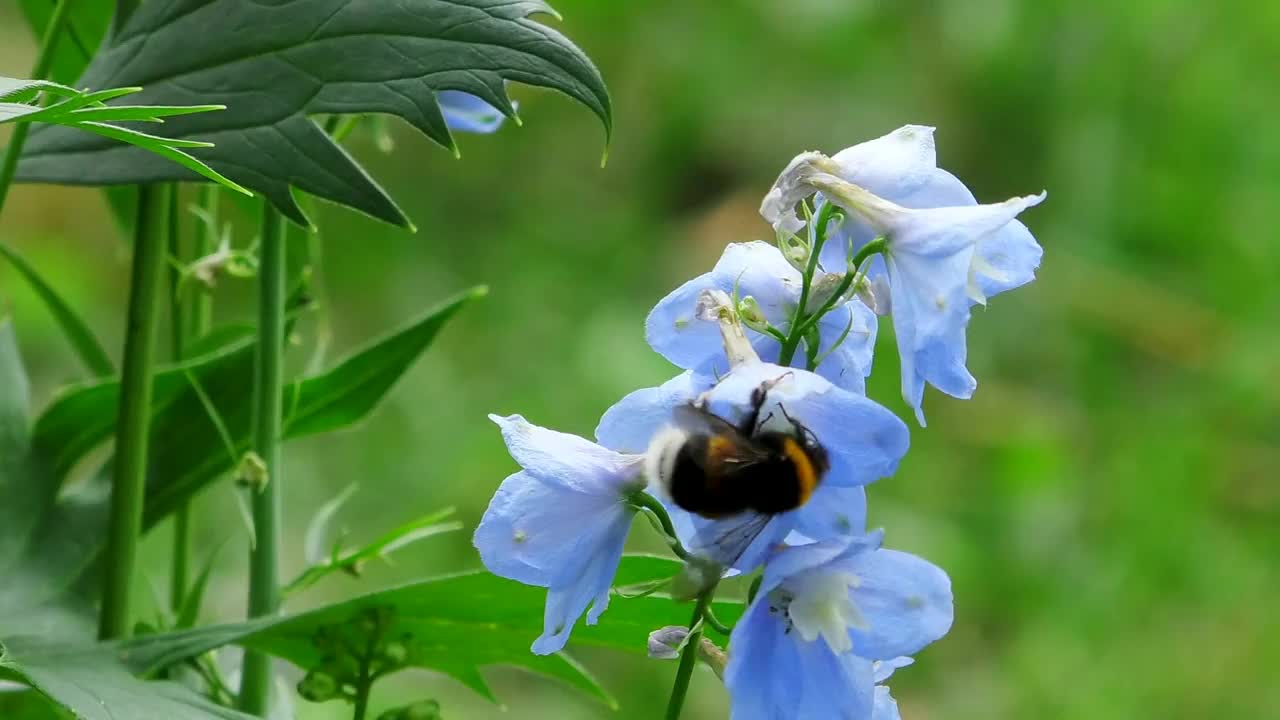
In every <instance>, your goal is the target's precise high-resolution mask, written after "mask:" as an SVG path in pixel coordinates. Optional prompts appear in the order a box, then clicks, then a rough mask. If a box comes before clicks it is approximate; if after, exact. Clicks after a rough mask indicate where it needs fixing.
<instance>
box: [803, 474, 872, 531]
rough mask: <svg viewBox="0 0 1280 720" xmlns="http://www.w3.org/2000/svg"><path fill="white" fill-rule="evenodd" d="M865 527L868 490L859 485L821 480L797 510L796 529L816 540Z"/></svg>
mask: <svg viewBox="0 0 1280 720" xmlns="http://www.w3.org/2000/svg"><path fill="white" fill-rule="evenodd" d="M866 527H867V491H866V488H864V487H863V486H861V485H855V486H853V487H841V486H839V485H828V484H823V485H821V486H819V487H818V489H817V490H816V491H814V493H813V497H811V498H809V502H807V503H805V504H804V506H803V507H801V508H800V509H799V510H796V524H795V530H796V532H799V533H800V534H802V535H804V536H805V537H807V538H809V539H810V540H814V541H817V542H823V541H827V540H835V539H838V538H841V537H844V536H847V535H859V534H862V533H864V532H866Z"/></svg>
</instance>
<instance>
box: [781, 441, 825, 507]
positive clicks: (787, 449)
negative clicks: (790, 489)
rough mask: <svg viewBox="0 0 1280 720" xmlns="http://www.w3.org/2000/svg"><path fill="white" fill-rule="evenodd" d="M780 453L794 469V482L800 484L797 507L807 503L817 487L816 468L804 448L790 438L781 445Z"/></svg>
mask: <svg viewBox="0 0 1280 720" xmlns="http://www.w3.org/2000/svg"><path fill="white" fill-rule="evenodd" d="M782 452H784V453H785V454H786V456H787V459H788V460H790V461H791V464H792V465H794V466H795V468H796V480H797V481H798V482H799V483H800V502H799V503H797V507H798V506H800V505H803V504H805V503H806V502H808V501H809V496H810V495H812V494H813V489H814V488H815V487H817V486H818V473H817V468H815V467H814V466H813V461H812V460H810V459H809V455H808V454H807V453H805V451H804V448H802V447H800V443H798V442H796V441H795V440H793V439H791V438H787V439H786V440H784V441H783V443H782Z"/></svg>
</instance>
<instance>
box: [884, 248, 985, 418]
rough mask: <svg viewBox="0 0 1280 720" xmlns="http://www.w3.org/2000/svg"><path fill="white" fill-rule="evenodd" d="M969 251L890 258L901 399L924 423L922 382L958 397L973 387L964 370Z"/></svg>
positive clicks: (967, 392) (890, 284) (970, 376)
mask: <svg viewBox="0 0 1280 720" xmlns="http://www.w3.org/2000/svg"><path fill="white" fill-rule="evenodd" d="M972 257H973V250H972V248H970V249H968V250H964V251H961V252H959V253H956V254H954V255H952V256H950V257H943V258H929V257H924V256H910V255H906V256H903V257H898V256H894V255H890V257H889V260H888V265H889V293H890V298H891V301H892V304H893V330H894V333H895V335H896V336H897V337H896V339H897V344H898V355H899V356H900V358H901V364H902V397H903V399H905V400H906V401H907V404H908V405H910V406H911V407H912V408H914V409H915V411H916V418H917V420H919V422H920V425H921V426H923V425H924V424H925V421H924V411H923V410H922V408H921V406H922V404H923V400H924V382H925V381H928V382H929V383H930V384H932V385H934V386H935V387H937V388H938V389H939V390H942V391H943V392H945V393H947V394H948V395H951V396H953V397H958V398H968V397H971V396H972V395H973V391H974V389H975V388H976V387H977V386H978V383H977V381H976V380H974V378H973V376H972V375H970V374H969V371H968V369H967V368H966V367H965V358H966V355H967V352H968V350H967V346H966V344H965V326H966V325H967V324H968V322H969V307H970V301H969V297H968V293H967V292H966V285H967V283H968V277H969V269H968V268H969V262H970V260H971V259H972Z"/></svg>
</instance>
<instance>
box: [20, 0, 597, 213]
mask: <svg viewBox="0 0 1280 720" xmlns="http://www.w3.org/2000/svg"><path fill="white" fill-rule="evenodd" d="M550 12H552V11H551V9H550V7H549V6H547V5H546V4H545V3H544V2H542V0H404V1H402V2H394V3H392V2H386V1H385V0H276V1H275V2H271V3H263V2H256V1H255V0H148V2H146V3H143V4H142V6H141V7H140V8H139V9H138V11H137V12H135V13H134V14H133V16H132V18H131V19H130V20H129V22H128V24H127V25H126V26H125V28H124V29H123V31H122V32H121V33H120V34H119V35H118V37H116V38H114V39H113V41H112V44H111V46H110V47H109V48H107V49H106V50H105V51H103V52H101V53H100V54H99V55H98V56H97V57H95V58H94V60H93V62H92V64H91V65H90V67H89V69H88V70H87V71H86V73H85V75H84V77H82V78H81V79H80V80H79V82H78V84H79V85H82V86H89V87H122V86H132V85H139V86H143V87H145V88H146V90H145V91H144V92H143V93H142V95H140V96H139V97H140V99H143V100H145V101H146V103H147V104H149V105H198V104H204V103H209V102H214V103H220V104H223V105H226V106H228V108H229V109H228V110H227V111H226V112H222V113H216V114H211V115H197V116H191V117H188V118H182V119H178V120H175V121H174V122H172V123H169V124H166V125H165V126H164V128H163V129H162V132H164V133H166V134H167V135H168V136H170V137H177V138H199V139H201V140H209V141H213V142H214V143H216V145H217V147H214V148H209V149H207V150H203V151H200V152H199V153H198V156H199V157H200V158H201V159H202V160H204V161H205V162H207V163H208V164H209V165H210V166H211V167H213V168H214V169H216V170H218V171H219V172H222V173H223V174H225V175H226V176H227V177H230V178H232V179H233V180H235V181H237V182H239V183H241V184H243V185H244V186H246V187H249V188H252V189H253V190H256V191H258V192H261V193H262V194H263V195H265V196H266V197H268V198H269V199H270V200H271V201H272V202H273V203H274V204H275V205H276V206H277V207H278V208H280V209H281V211H283V212H284V213H285V214H286V215H288V216H289V217H290V218H292V219H293V220H295V221H296V222H300V223H304V224H305V222H306V220H305V218H304V216H303V213H302V211H301V209H300V208H299V207H298V205H297V203H296V202H295V201H294V199H293V197H292V196H291V194H290V191H289V188H290V186H296V187H297V188H299V189H301V190H304V191H306V192H308V193H311V194H313V195H317V196H320V197H323V198H326V199H329V200H332V201H334V202H337V203H341V204H344V205H348V206H350V207H353V208H356V209H358V210H360V211H363V212H365V213H368V214H370V215H372V216H374V217H377V218H380V219H382V220H385V221H387V222H391V223H396V224H400V225H408V224H409V223H408V220H407V218H405V217H404V215H403V213H401V211H400V209H399V208H398V207H396V205H395V203H394V202H393V201H392V200H391V198H390V197H388V196H387V194H386V193H385V192H384V191H383V190H382V188H380V187H379V186H378V185H377V184H376V183H375V182H374V181H373V180H372V179H371V178H370V177H369V176H368V175H367V174H366V173H365V171H364V170H363V169H362V168H361V167H360V166H359V165H358V164H356V163H355V161H354V160H352V158H351V157H350V156H349V155H347V153H346V152H345V151H343V150H342V148H341V147H339V146H338V145H337V144H335V143H334V142H333V140H332V139H331V138H330V137H329V136H328V135H326V134H325V133H324V132H323V131H322V130H321V129H320V128H319V127H317V126H316V125H315V123H313V122H312V121H311V119H310V118H309V117H308V116H309V115H312V114H318V113H338V114H360V113H387V114H392V115H397V116H399V117H402V118H404V119H405V120H407V121H408V122H410V123H411V124H412V125H414V126H415V127H416V128H418V129H419V130H421V131H422V132H423V133H426V134H427V135H428V136H429V137H431V138H432V139H434V140H436V141H437V142H439V143H441V144H442V145H444V146H446V147H448V148H454V143H453V138H452V136H451V135H450V133H449V128H448V126H447V125H446V124H445V120H444V117H443V115H442V114H441V112H440V109H439V107H438V105H437V104H436V99H435V98H436V92H438V91H440V90H450V89H451V90H462V91H465V92H469V93H471V94H473V95H476V96H478V97H480V98H482V99H484V100H485V101H487V102H489V103H490V104H491V105H493V106H494V107H496V108H498V109H499V110H501V111H502V112H503V113H504V114H506V115H508V116H510V117H514V116H515V111H514V109H513V108H512V105H511V101H510V99H509V98H508V97H507V94H506V88H505V81H506V80H512V81H516V82H522V83H527V84H531V85H539V86H543V87H548V88H552V89H554V90H558V91H560V92H563V93H565V94H567V95H569V96H570V97H572V98H574V99H576V100H578V101H579V102H581V103H583V104H585V105H586V106H587V107H589V108H590V109H591V110H592V111H593V112H595V113H596V114H597V115H598V116H599V117H600V118H601V120H602V121H603V122H604V124H605V128H606V133H607V132H608V130H609V128H610V126H611V122H612V121H611V114H610V112H611V110H610V104H609V96H608V93H607V91H606V90H605V87H604V82H603V80H602V79H601V78H600V75H599V72H598V71H597V70H596V68H595V66H594V65H592V63H591V61H590V60H589V59H588V58H587V57H586V56H585V55H584V54H583V53H582V52H581V51H580V50H579V49H578V48H577V47H575V46H574V45H573V43H571V42H570V41H569V40H568V39H567V38H565V37H564V36H563V35H561V34H560V33H559V32H557V31H555V30H553V29H551V28H549V27H547V26H546V25H543V24H540V23H537V22H534V21H533V20H531V19H529V16H530V15H532V14H535V13H550ZM19 178H20V179H23V180H27V181H34V182H59V183H72V184H93V185H114V184H122V183H136V182H149V181H157V180H192V179H196V178H194V177H193V176H192V175H191V174H190V173H186V172H183V171H182V170H181V169H180V168H178V167H174V166H172V165H169V164H167V163H164V162H162V161H161V160H160V159H158V158H155V157H151V156H149V155H146V154H144V153H141V152H139V151H137V150H135V149H133V148H130V147H123V146H119V145H115V144H112V143H110V142H108V141H106V140H103V139H98V138H92V137H87V136H78V135H75V134H72V133H70V132H68V131H66V130H63V129H61V128H47V127H40V128H36V129H35V130H34V131H33V132H32V134H31V138H30V141H29V142H28V143H27V146H26V150H25V152H24V154H23V162H22V165H21V167H20V170H19Z"/></svg>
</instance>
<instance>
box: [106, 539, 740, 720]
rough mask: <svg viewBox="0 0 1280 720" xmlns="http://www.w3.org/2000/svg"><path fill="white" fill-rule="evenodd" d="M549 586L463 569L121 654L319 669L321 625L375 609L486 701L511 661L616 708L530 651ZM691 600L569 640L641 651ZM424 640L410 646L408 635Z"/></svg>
mask: <svg viewBox="0 0 1280 720" xmlns="http://www.w3.org/2000/svg"><path fill="white" fill-rule="evenodd" d="M680 567H681V565H680V563H679V562H677V561H674V560H671V559H668V558H658V557H653V556H628V557H625V558H623V560H622V564H621V566H620V568H619V571H618V576H617V582H618V583H619V584H621V583H636V582H643V581H645V580H653V579H657V578H662V577H670V576H672V575H674V574H676V573H677V572H679V570H680ZM545 599H546V591H545V590H544V589H542V588H537V587H529V586H526V585H521V584H519V583H515V582H511V581H509V580H504V579H502V578H499V577H495V576H493V575H490V574H488V573H485V572H479V571H477V572H470V573H462V574H458V575H448V576H444V577H439V578H433V579H429V580H422V581H419V582H415V583H411V584H408V585H405V586H402V587H398V588H392V589H389V590H381V591H378V592H374V593H370V594H368V595H365V596H363V597H359V598H355V599H352V600H348V601H345V602H341V603H337V604H335V605H330V606H327V607H323V608H320V609H317V610H314V611H311V612H307V613H303V614H301V615H296V616H293V617H288V618H281V619H266V620H259V621H255V622H249V623H238V624H234V625H221V626H214V627H208V628H199V629H196V630H192V631H189V632H185V633H170V634H167V635H151V636H146V637H141V638H137V639H135V640H132V641H130V642H129V643H127V644H126V645H125V646H123V647H122V656H124V657H125V658H126V659H127V662H129V664H130V665H131V666H132V667H133V668H134V670H135V671H136V672H149V671H154V670H157V669H159V668H161V667H164V666H166V665H169V664H172V663H175V662H178V661H180V660H182V659H183V658H186V657H192V656H195V655H199V654H201V653H204V652H207V651H209V650H211V649H213V648H217V647H220V646H222V645H227V644H231V643H237V644H241V645H245V646H247V647H252V648H255V649H258V650H262V651H264V652H269V653H271V654H273V655H276V656H277V657H281V658H284V659H286V660H289V661H290V662H292V663H293V664H295V665H297V666H298V667H300V668H303V669H304V670H305V669H311V668H314V667H316V666H318V665H319V664H320V663H321V661H322V658H323V655H324V652H323V651H322V649H321V648H319V647H318V646H317V645H316V637H317V634H318V631H319V630H320V629H321V628H322V627H331V626H336V625H347V624H350V623H352V622H355V621H357V620H358V619H359V618H360V617H361V616H362V615H363V613H365V612H366V611H369V610H373V609H382V610H388V611H390V613H391V617H392V618H393V620H392V623H393V624H392V627H391V628H390V629H389V630H388V631H387V632H386V633H384V635H385V636H386V637H394V638H401V637H408V638H410V640H409V644H410V645H411V650H410V652H409V658H410V660H411V662H410V665H411V666H413V667H419V668H424V669H428V670H435V671H438V672H442V673H444V674H446V675H449V676H451V677H453V678H454V679H456V680H458V681H459V682H461V683H463V684H464V685H466V686H467V687H470V688H471V689H473V690H475V691H476V692H478V693H479V694H481V695H482V696H484V697H487V698H490V699H493V694H492V692H491V691H490V690H489V688H488V685H487V684H486V682H485V680H484V677H483V675H482V674H481V672H480V670H481V669H482V668H485V667H489V666H492V665H514V666H517V667H522V668H525V669H527V670H531V671H533V672H536V673H538V674H541V675H546V676H548V677H552V678H555V679H558V680H561V681H563V682H565V683H567V684H569V685H570V686H571V687H574V688H577V689H579V690H582V691H583V692H586V693H587V694H589V695H592V696H594V697H596V698H598V699H600V700H602V701H603V702H605V703H607V704H610V705H613V704H614V703H613V701H612V699H611V698H610V696H609V695H608V693H606V692H605V691H604V690H603V689H602V688H601V687H600V686H599V684H598V683H597V682H596V681H595V679H594V678H592V677H591V676H590V675H588V674H587V673H586V671H585V669H584V668H582V667H581V666H580V665H579V664H578V663H577V662H576V661H575V660H573V658H572V657H571V656H570V655H568V654H566V653H559V654H556V655H548V656H539V655H534V654H533V653H532V652H531V651H530V649H529V648H530V645H531V644H532V643H533V641H534V639H535V638H537V637H538V636H539V635H540V634H541V633H542V618H543V604H544V602H545ZM690 609H691V605H689V604H688V603H677V602H675V601H673V600H671V599H670V598H666V597H662V596H656V595H651V596H647V597H643V598H635V599H625V598H614V599H613V601H612V602H611V603H610V605H609V610H608V611H607V612H606V613H605V615H604V617H602V618H601V621H600V623H599V624H598V625H595V626H590V625H586V624H585V623H579V625H578V626H577V627H576V628H574V632H573V637H572V639H571V641H570V642H571V646H596V647H605V648H611V649H615V650H625V651H627V652H632V653H637V654H642V653H645V652H646V651H647V641H648V637H649V633H650V632H651V631H653V630H654V629H656V628H660V627H664V626H667V625H681V624H684V623H686V622H688V620H689V613H690ZM715 611H716V614H717V615H718V616H719V617H720V618H721V619H722V620H725V621H728V622H732V621H733V620H736V619H737V618H738V617H739V616H740V615H741V614H742V605H741V603H736V602H731V601H716V603H715ZM417 639H422V640H424V641H426V642H422V643H418V644H416V646H414V645H415V640H417Z"/></svg>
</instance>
